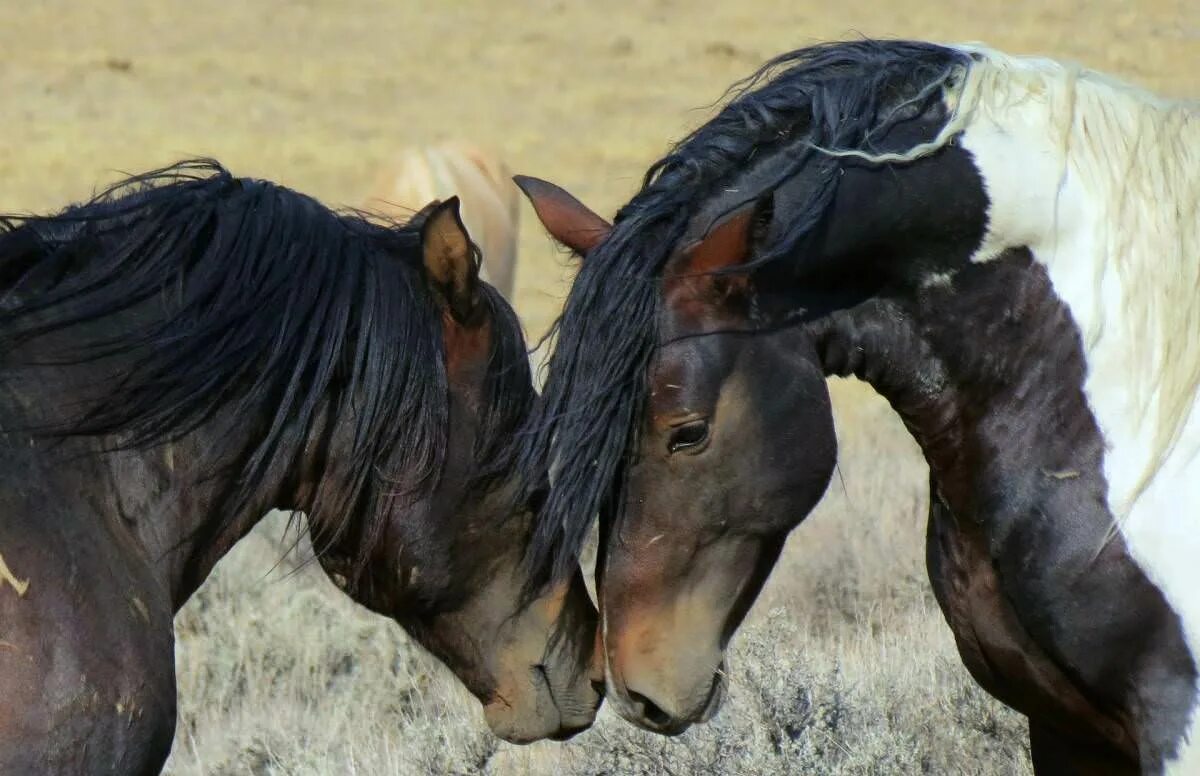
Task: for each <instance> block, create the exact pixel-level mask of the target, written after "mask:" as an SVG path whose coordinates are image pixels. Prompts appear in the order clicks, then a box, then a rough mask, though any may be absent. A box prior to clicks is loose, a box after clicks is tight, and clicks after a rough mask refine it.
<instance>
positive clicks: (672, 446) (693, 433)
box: [667, 420, 708, 453]
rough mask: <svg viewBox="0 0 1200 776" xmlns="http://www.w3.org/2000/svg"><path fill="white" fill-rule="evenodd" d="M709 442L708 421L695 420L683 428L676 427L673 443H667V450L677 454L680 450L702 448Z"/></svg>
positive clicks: (672, 435) (672, 437)
mask: <svg viewBox="0 0 1200 776" xmlns="http://www.w3.org/2000/svg"><path fill="white" fill-rule="evenodd" d="M707 441H708V421H707V420H693V421H692V422H690V423H684V424H683V425H682V426H676V427H675V428H674V429H673V430H672V431H671V441H670V442H668V443H667V450H668V451H670V452H672V453H677V452H679V451H680V450H687V449H690V448H696V447H700V446H701V445H703V444H704V443H705V442H707Z"/></svg>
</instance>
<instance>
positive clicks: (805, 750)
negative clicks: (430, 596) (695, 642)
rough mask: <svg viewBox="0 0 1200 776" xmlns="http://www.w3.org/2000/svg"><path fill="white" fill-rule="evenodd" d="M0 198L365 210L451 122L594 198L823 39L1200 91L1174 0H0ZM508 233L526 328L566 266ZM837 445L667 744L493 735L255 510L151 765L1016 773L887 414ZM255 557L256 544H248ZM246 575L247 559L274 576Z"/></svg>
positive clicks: (854, 392)
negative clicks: (249, 201) (378, 185)
mask: <svg viewBox="0 0 1200 776" xmlns="http://www.w3.org/2000/svg"><path fill="white" fill-rule="evenodd" d="M3 11H4V13H3V18H4V23H3V24H0V210H2V211H26V210H41V209H46V208H55V207H58V206H61V205H63V204H66V203H67V202H68V201H72V200H77V199H79V198H81V197H84V196H86V195H87V194H88V193H89V192H90V191H91V190H92V189H94V188H95V187H97V186H99V185H102V184H103V183H104V182H106V181H109V180H112V179H113V178H114V177H115V176H116V174H117V171H138V170H143V169H148V168H150V167H153V166H158V165H161V164H165V163H167V162H170V161H172V160H175V159H177V158H179V157H182V156H188V155H200V154H203V155H212V156H215V157H217V158H219V159H220V160H222V161H223V162H224V163H226V164H227V165H228V166H229V167H230V168H231V169H233V170H234V172H236V173H238V174H249V175H258V176H263V177H268V178H271V179H274V180H278V181H281V182H283V183H286V184H288V185H291V186H293V187H296V188H298V189H300V190H303V191H306V192H308V193H311V194H314V195H316V196H318V197H320V198H322V199H323V200H324V201H326V202H327V203H330V204H334V205H337V204H347V205H357V204H362V202H361V198H362V197H363V195H364V192H365V191H366V190H367V189H368V188H369V187H370V184H371V182H372V181H373V179H374V178H375V177H376V176H377V175H378V174H379V173H380V172H381V170H383V169H385V167H386V165H387V164H388V161H389V157H390V156H391V154H393V153H394V152H395V149H396V148H397V147H399V146H400V145H403V144H407V143H414V142H426V141H433V140H438V139H443V138H455V137H466V138H470V139H472V140H476V141H480V142H483V143H487V144H490V145H493V146H495V147H496V148H498V149H500V150H501V151H502V152H503V153H504V154H505V156H506V158H507V159H508V160H509V161H510V164H511V166H512V167H513V168H514V169H515V170H518V171H522V172H527V173H530V174H535V175H540V176H542V177H547V178H551V179H553V180H556V181H558V182H560V183H562V184H564V185H566V186H568V187H569V188H571V189H572V190H573V191H574V192H575V193H577V194H578V195H580V196H581V197H582V198H584V199H585V200H586V201H587V202H589V203H590V204H591V205H592V206H593V207H595V208H597V209H598V210H599V211H600V212H605V213H611V212H612V210H613V209H614V208H615V207H616V206H617V205H618V204H619V203H620V202H622V201H623V200H624V199H625V198H626V197H627V196H628V195H629V194H630V192H631V191H632V190H633V189H634V187H635V186H636V184H637V181H638V180H639V178H640V175H641V173H642V171H643V170H644V169H645V168H646V166H647V165H648V164H649V163H650V162H651V161H653V160H654V159H655V158H657V157H658V156H659V155H660V154H661V152H662V151H663V150H664V149H665V148H666V147H667V145H668V144H669V143H670V142H671V141H672V140H673V139H675V138H678V137H680V136H681V135H682V134H683V133H684V132H686V131H687V130H688V129H689V128H691V127H693V126H695V125H696V124H697V123H699V122H700V121H702V120H703V118H704V117H705V116H706V115H708V111H709V108H708V106H710V105H711V104H712V103H713V102H714V101H715V100H716V99H717V98H719V97H720V95H721V93H722V91H723V90H724V88H725V87H726V86H727V85H728V84H729V83H731V82H732V81H734V80H736V79H737V78H739V77H741V76H744V75H746V74H747V73H748V72H749V71H751V70H752V69H753V68H754V67H755V66H756V65H757V64H758V63H760V62H761V61H762V60H763V59H764V58H766V57H768V56H770V55H771V54H774V53H777V52H779V51H782V50H785V49H790V48H796V47H799V46H802V45H805V44H808V43H812V42H816V41H819V40H825V39H830V38H844V37H847V36H852V35H872V36H883V37H920V38H927V39H932V40H943V41H955V40H981V41H984V42H987V43H990V44H992V45H994V46H998V47H1000V48H1004V49H1007V50H1010V51H1015V52H1033V53H1044V54H1048V55H1052V56H1056V57H1059V58H1064V59H1071V60H1076V61H1080V62H1083V63H1085V64H1088V65H1091V66H1094V67H1098V68H1101V69H1105V70H1108V71H1110V72H1113V73H1115V74H1117V75H1120V76H1123V77H1126V78H1128V79H1130V80H1133V81H1134V82H1137V83H1140V84H1142V85H1145V86H1148V87H1151V88H1153V89H1156V90H1158V91H1160V92H1162V93H1164V94H1167V95H1173V96H1184V95H1190V96H1198V95H1200V8H1197V6H1196V5H1195V0H1137V1H1136V2H1132V1H1130V0H1005V2H998V1H997V0H974V1H973V2H964V1H962V0H943V1H942V2H934V0H894V1H893V2H878V1H877V0H841V2H836V3H828V2H826V3H818V2H813V0H789V1H788V2H770V1H768V0H741V2H724V3H716V2H687V1H686V0H605V1H604V2H591V3H587V2H583V1H582V0H573V1H572V0H530V1H529V2H495V0H455V2H449V3H438V4H432V3H430V4H424V3H418V2H414V1H412V0H392V1H391V2H380V1H368V0H290V2H283V1H282V0H247V1H246V2H241V3H229V2H218V1H217V0H189V2H174V1H171V2H164V1H163V0H109V2H104V3H85V2H82V0H76V1H75V2H68V1H67V0H24V1H23V2H17V0H4V3H3ZM532 221H533V219H532V217H531V215H530V214H529V212H528V211H526V213H525V222H524V224H523V225H522V236H521V264H520V267H519V269H518V274H517V286H518V288H517V292H516V294H515V300H514V301H515V303H516V306H517V309H518V311H519V312H520V313H521V315H522V317H523V320H524V321H525V324H526V326H527V329H528V332H529V333H530V334H531V335H534V336H536V335H538V334H540V333H541V332H542V331H543V330H544V329H545V327H546V326H547V325H548V323H549V322H550V321H551V320H552V318H553V316H554V314H555V312H556V311H557V309H558V307H559V305H560V304H561V300H562V298H563V295H564V293H565V289H566V284H567V282H568V281H569V278H570V274H571V272H570V267H569V265H568V264H567V263H566V262H565V261H564V260H563V258H562V256H561V255H560V254H559V253H558V252H557V251H556V250H555V248H554V247H553V246H552V245H551V244H550V242H549V241H548V239H547V238H545V237H544V236H543V235H542V234H541V232H540V231H539V230H538V229H537V228H536V226H535V225H534V224H533V222H532ZM834 393H835V402H836V404H837V421H838V427H839V434H840V437H841V439H842V444H843V456H842V462H841V466H840V471H839V476H838V477H837V478H836V479H835V481H834V484H833V485H832V486H831V489H830V493H829V495H828V497H827V498H826V501H825V503H824V504H823V505H822V506H821V508H820V509H819V510H818V512H817V514H815V515H814V516H813V517H812V519H811V520H810V521H809V522H808V523H806V524H805V525H804V526H802V527H801V528H800V529H798V530H797V531H796V532H795V533H794V535H793V537H792V539H791V541H790V543H789V547H788V550H787V552H786V554H785V558H784V559H783V561H782V562H781V565H780V567H779V568H778V569H777V570H776V572H775V574H774V575H773V577H772V579H771V581H770V583H769V586H768V589H767V591H766V592H765V593H764V595H763V597H762V599H761V600H760V601H759V603H758V604H757V605H756V607H755V609H754V611H753V613H752V616H751V620H750V622H749V623H748V625H747V626H746V627H745V628H744V629H743V631H742V633H741V634H739V636H738V638H737V639H736V641H735V646H734V650H733V662H732V666H731V683H732V694H731V698H730V700H729V701H728V703H727V705H726V706H725V708H724V710H723V711H722V712H721V714H720V715H719V716H718V717H717V718H716V719H715V720H714V721H713V722H712V723H710V724H709V725H707V726H705V727H703V728H699V729H695V730H693V731H690V732H689V733H687V734H685V735H684V736H682V737H680V738H676V739H664V738H656V737H653V736H650V735H647V734H643V733H641V732H639V731H636V730H634V729H633V728H631V727H630V726H628V725H626V724H625V723H623V722H621V721H620V720H618V719H616V718H615V717H613V716H612V715H610V714H609V713H607V712H605V713H603V714H602V715H601V720H600V722H599V723H598V724H597V726H596V727H595V728H594V729H592V730H591V731H588V732H587V733H585V734H582V735H580V736H579V737H577V738H576V739H574V740H573V741H571V742H570V743H568V744H566V745H557V744H539V745H535V746H531V747H513V746H509V745H506V744H500V743H498V742H497V741H496V740H494V739H492V738H491V737H490V736H489V735H488V734H487V732H486V728H485V726H484V724H483V719H482V714H481V712H480V710H479V709H478V707H477V704H476V703H475V702H474V701H473V700H472V699H471V698H470V697H468V696H467V694H466V693H465V691H462V690H461V689H460V688H459V687H458V686H457V685H456V684H455V683H454V681H453V680H452V679H451V678H450V677H449V675H448V672H446V671H445V670H444V669H442V668H441V667H440V666H439V665H437V664H436V663H435V662H434V661H433V660H432V659H430V658H429V657H427V656H426V655H424V654H423V653H421V652H420V651H419V650H418V649H417V648H416V647H415V646H414V645H413V644H412V643H411V642H410V641H409V640H408V639H407V638H406V637H405V635H404V634H403V633H402V632H401V631H400V629H399V628H398V627H396V626H395V625H394V624H392V623H390V622H388V621H385V620H383V619H381V618H378V617H375V616H372V615H369V614H367V613H365V612H363V611H362V610H360V609H358V608H357V607H356V606H354V605H353V604H352V603H350V602H349V601H348V600H346V599H344V598H343V597H342V596H341V595H340V594H339V593H337V591H336V590H335V589H334V588H333V586H332V585H331V584H329V583H328V582H327V581H326V580H325V579H324V578H323V577H322V576H321V574H320V573H319V572H318V571H316V570H315V569H314V568H313V567H312V566H307V565H304V564H302V563H300V560H301V559H302V553H303V547H301V549H300V553H301V555H297V554H294V553H293V554H291V555H288V556H287V557H286V558H284V559H283V561H282V562H279V561H280V558H281V556H283V555H284V550H285V547H286V545H285V544H284V543H282V541H281V539H282V521H281V520H279V519H278V516H276V518H275V519H272V520H270V521H268V522H267V523H266V524H264V526H263V527H262V529H261V530H259V531H256V532H255V533H254V534H253V535H252V536H250V537H249V538H248V539H247V540H246V541H244V542H243V543H242V544H241V545H240V546H239V547H238V548H237V549H236V550H235V552H234V553H233V554H232V555H231V556H230V557H229V558H227V559H226V560H225V561H224V562H223V563H222V564H221V566H220V567H219V568H218V569H217V572H216V573H215V574H214V575H213V577H212V578H211V579H210V581H209V582H208V583H207V584H206V585H205V586H204V588H202V589H201V591H200V592H199V593H198V594H197V595H196V596H195V598H194V600H193V601H192V602H191V603H190V604H189V605H188V606H187V607H186V608H185V609H184V610H183V612H181V613H180V615H179V617H178V619H177V631H178V636H179V639H178V655H177V659H178V671H179V686H180V691H181V721H180V725H179V731H178V736H177V739H176V746H175V751H174V754H173V756H172V759H171V762H170V765H169V771H170V772H171V773H175V774H180V775H181V776H182V775H183V774H342V773H348V774H384V773H399V774H425V773H458V774H474V773H488V774H517V773H531V774H579V775H580V776H582V775H583V774H626V773H632V774H642V773H644V774H659V773H667V774H692V773H730V774H760V773H761V774H771V773H848V774H849V773H853V774H889V773H897V774H908V773H936V774H942V773H954V774H958V773H970V774H1010V773H1012V774H1016V773H1028V772H1029V769H1028V765H1027V751H1026V747H1025V743H1024V725H1023V723H1022V722H1021V720H1020V719H1019V718H1017V717H1016V716H1015V715H1013V714H1012V713H1010V712H1008V711H1007V710H1005V709H1004V708H1003V707H1001V706H1000V705H999V704H997V703H995V702H993V701H992V700H990V699H989V698H987V697H986V696H984V695H983V694H982V693H981V692H980V691H979V690H977V689H976V688H975V687H974V685H973V684H972V683H971V681H970V679H969V678H968V677H967V675H966V672H965V670H963V669H962V668H961V666H960V665H959V663H958V660H957V657H956V655H955V653H954V649H953V645H952V643H951V639H950V635H949V632H948V631H947V629H946V628H945V626H944V624H943V622H942V620H941V616H940V614H939V613H938V611H937V608H936V605H935V604H934V602H933V600H932V596H931V594H930V593H929V592H928V589H927V583H926V581H925V577H924V569H923V564H922V545H923V526H924V503H923V502H924V487H925V470H924V467H923V464H922V463H921V461H920V458H919V456H918V455H917V452H916V450H915V448H914V446H913V445H912V443H911V442H910V441H909V440H908V438H907V437H906V436H905V434H904V432H903V430H902V429H901V428H900V426H899V424H898V423H897V422H895V421H894V420H893V419H892V418H891V416H890V414H889V411H888V409H887V407H886V406H885V405H883V404H882V402H880V401H879V400H878V399H876V398H874V397H873V396H872V395H870V393H869V392H868V391H866V390H864V389H862V388H861V387H859V386H857V385H853V384H848V385H841V384H839V385H837V386H835V389H834ZM277 562H278V563H277ZM273 567H274V570H272V569H273Z"/></svg>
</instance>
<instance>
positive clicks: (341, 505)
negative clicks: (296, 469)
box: [0, 160, 532, 560]
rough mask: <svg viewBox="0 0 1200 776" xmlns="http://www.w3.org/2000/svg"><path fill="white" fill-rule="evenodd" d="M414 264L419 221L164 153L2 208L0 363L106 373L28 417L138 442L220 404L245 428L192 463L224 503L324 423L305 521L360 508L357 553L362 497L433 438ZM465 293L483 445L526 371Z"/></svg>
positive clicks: (510, 409)
mask: <svg viewBox="0 0 1200 776" xmlns="http://www.w3.org/2000/svg"><path fill="white" fill-rule="evenodd" d="M423 273H424V269H423V265H422V260H421V248H420V224H417V223H413V224H407V225H400V224H378V223H372V222H370V221H368V220H366V219H365V218H362V217H360V216H358V215H356V214H353V213H351V214H339V213H336V212H334V211H331V210H329V209H328V208H326V207H325V206H324V205H322V204H320V203H319V202H317V201H316V200H314V199H312V198H310V197H307V196H304V195H302V194H299V193H297V192H294V191H292V190H290V189H287V188H284V187H282V186H279V185H277V184H274V183H271V182H267V181H261V180H255V179H249V178H235V177H233V176H232V175H231V174H230V173H229V172H227V171H226V170H225V169H223V168H222V167H221V166H220V165H219V164H218V163H217V162H214V161H211V160H194V161H188V162H182V163H179V164H177V165H174V166H171V167H168V168H165V169H162V170H157V171H154V172H151V173H147V174H145V175H140V176H136V177H133V178H130V179H128V180H125V181H123V182H121V183H118V184H117V185H115V186H114V187H112V188H110V189H108V190H107V191H104V192H103V193H101V194H100V195H98V196H97V197H95V198H94V199H92V200H91V201H89V202H87V203H85V204H82V205H78V206H73V207H70V208H67V209H66V210H64V211H62V212H61V213H58V214H55V215H50V216H24V217H9V218H6V219H4V220H3V229H2V231H0V371H7V370H11V369H15V368H19V367H21V366H23V365H26V364H28V363H29V362H30V361H31V360H36V362H37V363H39V364H43V365H44V364H57V365H96V364H104V365H106V367H107V371H106V372H105V373H111V374H113V375H115V379H114V380H113V383H112V384H111V385H106V386H104V389H103V390H102V391H101V395H100V396H98V397H93V398H92V399H91V400H89V401H88V402H87V403H86V405H85V406H83V407H81V408H79V411H78V412H72V413H69V415H68V417H65V418H62V419H60V420H58V421H57V422H54V423H52V424H50V425H49V426H47V427H43V428H39V429H36V430H37V431H39V432H41V433H46V434H53V435H60V436H62V435H68V436H88V437H99V438H102V439H104V440H105V444H106V445H108V446H111V447H123V448H147V447H151V446H154V445H159V444H164V443H170V442H173V441H176V440H179V439H180V438H182V437H184V436H186V435H187V434H189V433H191V432H193V431H195V430H196V429H198V428H200V427H202V426H204V425H205V424H207V423H210V422H212V421H213V420H214V417H216V416H218V415H222V416H223V417H225V418H232V419H238V422H239V423H240V424H242V425H240V426H239V427H240V428H243V429H245V431H244V432H243V433H241V434H236V435H232V436H230V437H229V439H228V441H227V442H226V444H228V445H231V446H233V447H231V449H223V450H216V451H214V453H213V456H214V462H210V463H215V462H217V461H220V462H222V464H223V465H224V466H226V467H228V470H227V471H224V472H222V473H223V474H226V475H229V476H231V478H232V485H231V486H230V489H229V492H228V494H227V496H226V499H227V500H226V502H225V503H224V504H223V505H222V507H223V508H225V509H226V510H227V512H229V513H233V512H236V511H237V510H238V509H239V508H242V507H245V506H247V504H248V501H249V500H250V499H251V498H252V497H253V495H254V493H255V490H256V488H258V487H260V486H261V484H262V483H263V482H267V481H272V480H274V481H278V479H279V478H280V477H282V476H284V473H285V472H287V471H288V470H289V468H290V467H292V466H293V465H294V464H295V463H296V462H297V461H298V460H299V459H300V457H301V455H303V454H304V453H305V452H306V445H310V444H312V443H313V440H312V439H311V432H312V429H313V428H314V426H315V425H316V424H319V423H321V422H324V423H325V424H326V427H327V431H326V436H329V435H332V434H335V433H336V436H337V438H338V439H339V440H345V442H344V443H342V444H341V445H340V447H339V448H338V449H337V450H336V454H334V451H329V450H326V451H325V452H326V453H327V454H328V455H325V456H318V458H319V459H321V460H322V463H321V464H320V465H321V466H323V470H322V471H320V472H318V480H317V481H318V483H319V484H318V487H317V492H316V494H315V496H314V501H313V503H312V504H311V505H310V518H311V524H312V525H317V524H322V525H324V526H326V530H327V532H328V535H326V536H322V537H321V538H322V539H324V540H327V541H332V540H333V539H335V538H336V537H337V536H339V535H340V534H341V533H342V532H343V531H345V530H346V528H347V527H348V524H349V522H350V521H351V520H358V519H360V517H359V515H362V519H365V520H366V521H368V523H367V524H366V525H362V524H356V525H355V530H356V531H359V532H360V535H361V537H362V543H361V544H360V553H362V554H363V556H364V557H363V558H360V560H365V554H366V552H367V550H368V549H369V548H370V546H371V544H372V543H373V539H374V538H377V536H378V533H379V530H380V529H381V527H382V525H383V520H384V519H385V517H386V515H385V512H386V510H383V509H367V510H365V514H364V510H363V509H361V507H362V506H363V504H364V500H370V499H374V498H378V497H381V496H386V497H404V498H414V497H418V496H420V495H422V494H424V493H427V492H429V490H430V489H431V488H432V487H434V485H435V484H436V482H437V480H438V477H439V476H440V473H441V471H442V466H443V461H444V460H445V457H446V446H447V439H446V433H447V427H448V417H447V415H448V401H449V400H448V387H447V377H446V372H445V357H444V354H443V345H442V333H441V323H440V320H441V312H440V309H439V308H438V307H437V306H436V303H435V302H434V300H433V298H432V295H431V294H430V292H429V291H428V290H427V285H426V282H425V279H424V274H423ZM483 296H484V298H485V300H486V303H487V304H489V305H490V306H491V308H492V312H493V313H494V319H495V323H494V329H495V330H496V336H494V337H493V352H492V360H493V364H492V369H490V370H489V379H490V385H488V386H487V387H486V391H487V393H488V399H489V407H488V408H487V409H486V411H485V428H484V429H483V430H482V432H481V436H480V442H479V446H478V449H477V451H476V453H477V456H478V457H479V460H482V461H486V460H488V459H489V458H494V457H496V456H497V455H499V451H500V450H501V448H505V447H507V444H506V440H507V439H508V437H509V436H510V435H511V432H512V430H513V429H514V428H516V427H517V426H518V424H519V422H520V420H521V419H522V418H523V416H524V414H525V412H526V411H527V409H528V407H529V405H530V402H531V400H532V390H531V388H530V387H529V381H528V377H527V366H526V362H525V356H524V344H523V341H522V339H521V334H520V329H519V326H518V325H517V323H516V320H515V317H514V316H513V314H512V311H511V309H509V308H508V306H507V304H506V303H504V301H503V300H502V299H501V298H500V297H499V296H498V295H497V294H495V292H494V291H492V290H490V289H488V288H486V287H485V289H484V292H483ZM54 334H58V335H59V336H54V337H51V336H49V335H54ZM45 343H52V345H53V347H52V349H49V350H48V347H50V346H49V345H47V344H45ZM64 343H66V344H64ZM30 345H37V347H29V346H30ZM521 378H524V379H523V380H522V379H521ZM326 441H327V440H326ZM218 444H220V442H218ZM396 451H400V454H394V453H395V452H396ZM485 468H487V469H488V470H489V471H494V470H496V469H498V468H499V467H498V466H490V467H485Z"/></svg>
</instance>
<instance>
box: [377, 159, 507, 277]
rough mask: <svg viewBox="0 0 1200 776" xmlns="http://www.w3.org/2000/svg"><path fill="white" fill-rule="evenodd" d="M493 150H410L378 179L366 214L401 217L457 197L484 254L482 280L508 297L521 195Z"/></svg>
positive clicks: (469, 228) (474, 237)
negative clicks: (369, 210)
mask: <svg viewBox="0 0 1200 776" xmlns="http://www.w3.org/2000/svg"><path fill="white" fill-rule="evenodd" d="M510 177H511V173H510V172H509V170H508V167H507V165H505V164H504V162H503V161H502V160H501V159H500V157H499V156H498V155H497V154H496V153H495V152H493V151H490V150H488V149H485V148H483V147H481V146H477V145H473V144H470V143H463V142H452V143H442V144H440V145H434V146H411V147H408V148H405V149H402V150H401V151H400V153H399V154H397V156H396V159H395V162H394V164H393V165H391V166H390V167H389V168H388V170H387V171H386V172H385V173H384V174H383V175H381V176H380V177H379V180H378V181H377V182H376V184H375V187H374V189H373V191H372V194H371V196H370V198H369V199H368V207H369V208H370V209H371V210H375V211H378V212H381V213H383V214H385V215H391V216H394V217H401V218H402V217H403V216H404V215H405V214H407V213H413V212H416V211H417V210H418V209H420V208H421V207H423V206H424V205H425V203H427V202H430V201H431V200H435V199H439V200H441V199H449V198H450V197H458V199H459V203H460V206H461V210H462V220H463V224H464V225H465V226H466V228H467V232H468V233H469V234H470V235H471V237H472V239H474V240H475V242H476V244H477V245H478V246H479V248H480V250H481V251H482V253H483V266H482V270H481V273H480V274H481V276H482V278H483V279H484V280H486V281H487V282H488V283H490V284H491V285H492V286H493V287H495V288H496V290H498V291H499V292H500V293H501V294H503V295H504V296H505V297H511V296H512V292H513V285H514V282H515V280H516V271H517V227H518V224H519V221H518V218H519V214H520V210H519V204H520V202H519V200H520V196H519V194H518V192H517V189H516V187H515V186H513V185H512V181H511V180H510Z"/></svg>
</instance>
